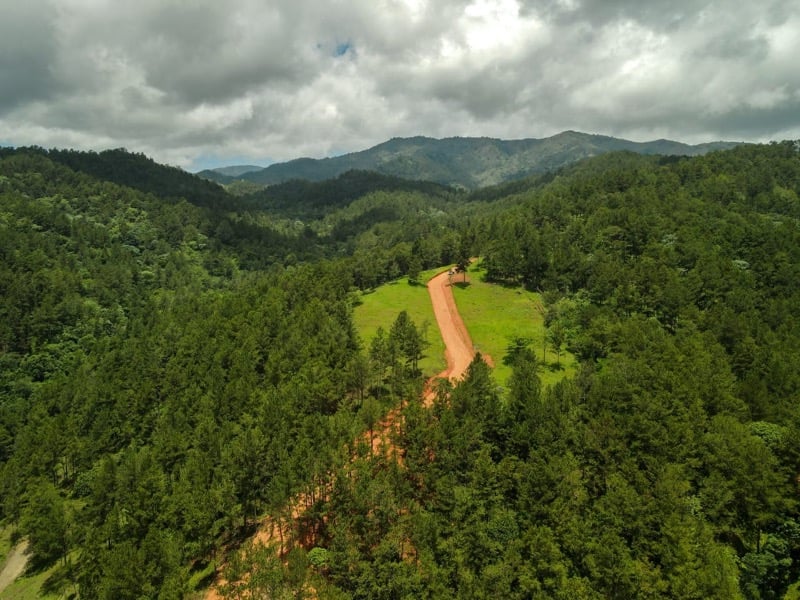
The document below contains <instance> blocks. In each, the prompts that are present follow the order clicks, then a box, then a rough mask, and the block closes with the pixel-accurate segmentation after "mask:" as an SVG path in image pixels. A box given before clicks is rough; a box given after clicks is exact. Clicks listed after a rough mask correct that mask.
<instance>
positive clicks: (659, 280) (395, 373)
mask: <svg viewBox="0 0 800 600" xmlns="http://www.w3.org/2000/svg"><path fill="white" fill-rule="evenodd" d="M236 191H237V193H236V194H233V193H231V192H229V191H226V190H225V189H223V188H222V187H219V186H217V185H216V184H213V183H210V182H207V181H204V180H201V179H198V178H196V177H194V176H191V175H189V174H187V173H185V172H183V171H180V170H179V169H175V168H170V167H165V166H162V165H158V164H157V163H155V162H153V161H152V160H150V159H147V158H146V157H144V156H142V155H139V154H132V153H129V152H126V151H124V150H114V151H107V152H101V153H93V152H88V153H87V152H73V151H55V150H51V151H47V150H43V149H41V148H20V149H0V258H1V260H0V519H1V520H2V523H3V525H4V526H5V527H7V528H9V529H10V530H11V531H12V536H13V537H14V538H15V539H19V538H26V539H27V540H28V541H29V544H30V551H31V555H30V560H29V567H28V569H29V572H37V571H43V570H48V569H49V570H50V571H49V572H50V573H51V574H50V575H49V576H48V578H47V580H46V582H45V585H44V587H43V589H42V593H43V594H52V595H53V597H59V596H62V597H64V596H66V597H70V596H71V597H75V598H103V599H132V600H133V599H139V598H161V599H164V600H167V599H178V598H202V597H204V595H205V593H206V589H207V588H209V587H210V586H212V585H214V586H218V589H217V592H218V593H220V594H223V595H225V597H231V598H245V597H248V598H249V597H253V598H255V597H265V598H302V597H309V598H387V599H394V598H398V599H399V598H452V597H457V598H465V599H472V598H489V597H494V598H564V599H595V598H596V599H600V598H619V599H629V598H665V599H666V598H698V599H699V598H720V599H730V598H746V599H759V598H764V599H768V598H769V599H773V598H774V599H778V598H797V597H800V596H799V595H800V589H798V588H799V587H800V583H799V580H800V514H799V510H800V507H798V500H799V499H800V497H799V496H798V494H800V310H798V307H800V199H799V195H800V146H799V145H798V143H795V142H782V143H773V144H769V145H743V146H739V147H736V148H734V149H732V150H726V151H720V152H713V153H710V154H707V155H705V156H701V157H692V158H679V157H659V156H640V155H635V154H631V153H612V154H607V155H603V156H600V157H596V158H593V159H589V160H586V161H583V162H580V163H577V164H575V165H573V166H569V167H565V168H562V169H560V170H559V171H556V172H553V173H548V174H546V175H542V176H537V177H533V178H530V179H525V180H521V181H517V182H512V183H508V184H504V185H501V186H497V187H493V188H485V189H481V190H477V191H472V192H469V191H463V190H455V189H451V188H447V187H444V186H440V185H437V184H432V183H422V182H410V181H404V180H401V179H397V178H392V177H387V176H383V175H377V174H374V173H368V172H357V171H353V172H349V173H346V174H344V175H341V176H340V177H338V178H337V179H333V180H329V181H325V182H317V183H313V184H312V183H307V182H299V181H295V182H288V183H285V184H280V185H276V186H272V187H269V188H266V189H264V190H257V191H253V190H250V189H240V190H236ZM475 256H480V257H482V263H481V264H482V271H481V272H480V273H475V274H473V276H483V277H485V278H486V279H487V280H488V281H491V282H494V283H496V284H497V285H503V286H510V287H517V286H518V287H526V288H528V289H533V290H538V291H540V292H541V295H542V298H543V301H544V308H545V310H546V319H545V321H546V324H547V327H548V329H549V330H551V331H553V332H557V336H558V338H559V339H561V340H563V345H564V347H565V348H566V349H568V350H569V351H570V352H571V353H572V354H574V355H575V356H576V357H577V358H578V359H579V364H580V367H579V369H578V372H577V374H576V375H575V376H574V377H570V378H566V379H564V380H562V381H561V382H559V383H558V384H556V385H553V386H548V387H545V386H543V385H542V384H541V383H540V380H539V376H538V374H539V373H540V372H541V369H543V368H545V365H543V364H540V362H539V360H538V354H536V353H535V352H534V349H532V348H530V347H528V346H526V344H525V340H509V353H508V355H507V356H505V357H494V358H495V359H496V360H501V359H502V360H505V361H506V362H507V363H508V364H511V365H512V367H513V374H512V377H511V380H510V382H509V385H508V386H507V387H506V388H505V389H501V388H499V387H498V385H497V384H496V382H494V380H493V378H492V373H491V369H490V367H489V366H488V365H487V364H486V363H485V362H484V361H483V360H482V359H481V358H480V356H477V357H476V359H475V360H474V361H473V363H472V364H471V365H470V368H469V370H468V372H467V374H466V375H465V377H464V378H463V380H461V381H459V382H455V383H448V382H444V383H441V384H440V385H438V386H436V397H435V399H434V400H433V402H432V407H430V408H425V407H423V404H422V402H421V394H422V391H423V387H424V383H425V375H426V374H424V373H421V372H420V371H419V369H418V368H417V360H418V358H419V357H420V354H421V353H423V352H424V351H425V344H424V340H421V339H420V331H419V329H418V327H417V325H418V324H416V325H415V324H414V323H413V322H409V321H408V319H407V317H405V316H404V315H403V314H400V315H398V317H397V319H396V320H395V321H393V322H387V323H386V324H385V326H384V330H385V335H383V336H382V337H380V338H376V339H375V340H369V339H361V337H360V335H359V334H358V331H357V330H356V327H355V325H354V322H353V307H354V305H355V304H356V303H357V302H358V301H359V300H358V299H359V296H360V292H362V291H367V290H370V289H373V288H375V287H376V286H378V285H380V284H382V283H384V282H387V281H390V280H394V279H397V278H399V277H408V278H409V279H410V280H416V278H417V277H418V276H419V272H420V271H421V270H424V269H432V268H436V267H445V268H446V267H447V266H448V265H452V264H455V263H463V262H464V261H465V260H466V259H467V258H469V257H475ZM421 342H422V343H421ZM398 407H399V409H400V410H402V414H403V420H402V427H400V428H399V430H398V431H396V432H394V433H393V444H394V446H395V447H396V449H397V451H396V452H394V453H389V452H380V451H379V452H375V451H373V448H372V445H371V444H369V443H366V442H365V440H366V439H367V438H366V437H365V432H367V431H368V430H371V429H372V428H373V427H375V425H376V423H378V422H379V421H380V420H381V418H382V416H383V415H384V414H386V413H387V412H388V411H390V410H392V409H395V408H398ZM297 497H302V498H304V499H305V507H306V509H305V511H304V513H303V515H301V516H300V518H296V517H295V516H294V515H292V514H289V513H290V512H291V510H290V506H291V505H290V499H291V498H297ZM264 515H270V516H271V518H272V519H274V520H275V521H276V522H279V523H280V522H285V523H290V524H291V525H292V528H293V529H294V533H293V535H294V536H295V537H296V540H295V541H294V543H287V544H284V543H283V540H282V541H281V543H280V548H277V549H276V548H264V547H259V546H257V545H252V544H250V543H249V542H248V541H247V540H248V537H249V536H250V535H251V534H252V533H253V532H254V531H255V529H256V527H257V525H258V523H259V521H260V520H261V519H262V518H263V517H264ZM279 550H284V551H283V552H282V553H281V552H279Z"/></svg>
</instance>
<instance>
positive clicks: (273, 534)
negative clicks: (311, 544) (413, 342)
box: [205, 271, 491, 600]
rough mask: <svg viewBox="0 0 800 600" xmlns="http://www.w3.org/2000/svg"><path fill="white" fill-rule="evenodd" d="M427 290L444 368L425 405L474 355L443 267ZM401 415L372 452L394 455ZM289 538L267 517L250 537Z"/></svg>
mask: <svg viewBox="0 0 800 600" xmlns="http://www.w3.org/2000/svg"><path fill="white" fill-rule="evenodd" d="M428 294H429V295H430V297H431V303H432V304H433V313H434V315H435V316H436V324H437V325H438V326H439V331H441V333H442V340H443V341H444V345H445V358H446V359H447V368H446V369H445V370H444V371H442V372H441V373H439V374H438V375H437V376H436V377H432V378H431V379H430V380H428V383H427V385H426V390H425V395H424V402H425V405H426V406H427V405H429V404H430V403H431V402H432V400H433V398H434V391H433V385H432V384H433V383H434V382H435V381H436V379H459V378H461V376H462V375H463V374H464V373H465V372H466V370H467V367H469V364H470V362H472V358H473V357H474V356H475V348H474V346H473V345H472V340H471V339H470V337H469V333H468V332H467V327H466V325H464V321H463V320H462V319H461V315H460V314H459V312H458V308H457V307H456V301H455V298H454V297H453V290H452V288H451V287H450V276H449V275H448V272H447V271H444V272H442V273H440V274H439V275H437V276H436V277H434V278H433V279H431V280H430V281H429V282H428ZM484 358H485V359H486V360H487V362H489V364H491V359H490V358H489V357H488V356H485V357H484ZM401 418H402V416H401V412H400V409H399V408H395V409H392V410H391V411H389V413H388V414H387V415H386V417H385V418H384V419H383V421H381V424H380V426H379V427H378V428H376V430H375V431H374V432H373V437H372V440H370V442H371V446H372V451H373V452H379V451H380V448H381V447H383V448H384V449H385V450H386V451H388V452H389V454H390V455H394V456H397V452H396V448H393V447H392V443H391V437H390V433H391V432H392V431H393V430H395V429H396V428H397V427H398V426H399V420H400V419H401ZM367 437H368V436H367ZM306 501H307V498H305V496H300V497H297V498H294V499H293V500H291V501H290V503H291V504H290V508H291V510H290V513H291V515H292V520H293V521H295V522H296V521H297V520H299V519H300V517H301V516H302V514H303V512H304V511H305V509H306V506H307V504H306ZM290 538H291V525H290V524H288V523H283V524H281V523H278V522H276V520H275V519H274V518H272V517H267V518H266V519H264V521H263V522H262V523H261V526H260V527H259V530H258V532H257V533H256V535H255V537H254V541H256V542H260V543H263V544H272V543H276V542H277V543H279V544H280V551H281V552H283V551H285V550H286V547H285V544H286V543H291V542H288V540H289V539H290ZM221 583H223V582H222V581H217V584H216V585H214V586H212V587H211V588H210V589H209V590H208V592H207V593H206V595H205V600H220V599H221V598H222V596H221V595H220V594H219V591H218V589H217V586H218V585H219V584H221Z"/></svg>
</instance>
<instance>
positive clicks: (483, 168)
mask: <svg viewBox="0 0 800 600" xmlns="http://www.w3.org/2000/svg"><path fill="white" fill-rule="evenodd" d="M735 145H737V144H736V143H731V142H712V143H708V144H701V145H698V146H689V145H686V144H682V143H680V142H674V141H670V140H656V141H653V142H632V141H630V140H624V139H619V138H613V137H609V136H605V135H599V134H589V133H582V132H579V131H574V130H571V129H570V130H566V131H562V132H561V133H558V134H556V135H553V136H551V137H548V138H542V139H533V138H526V139H518V140H501V139H496V138H490V137H448V138H442V139H436V138H431V137H426V136H421V135H420V136H413V137H407V138H403V137H393V138H391V139H389V140H387V141H385V142H382V143H381V144H378V145H376V146H373V147H372V148H368V149H366V150H361V151H359V152H352V153H349V154H343V155H340V156H336V157H332V158H324V159H312V158H305V159H295V160H292V161H289V162H285V163H276V164H273V165H270V166H268V167H266V168H265V169H261V170H258V171H252V172H249V173H244V174H242V175H241V176H240V178H241V179H244V180H246V181H251V182H254V183H258V184H260V185H274V184H276V183H282V182H284V181H289V180H292V179H305V180H308V181H321V180H324V179H331V178H334V177H337V176H338V175H341V174H342V173H344V172H346V171H349V170H352V169H359V170H366V171H375V172H378V173H381V174H384V175H392V176H395V177H402V178H404V179H412V180H427V181H433V182H436V183H441V184H444V185H455V186H458V187H466V188H472V189H474V188H479V187H485V186H489V185H496V184H499V183H504V182H506V181H512V180H514V179H522V178H524V177H530V176H531V175H536V174H538V173H543V172H546V171H553V170H556V169H559V168H561V167H564V166H566V165H568V164H571V163H573V162H575V161H578V160H581V159H583V158H586V157H588V156H595V155H597V154H602V153H605V152H613V151H619V150H628V151H631V152H636V153H638V154H682V155H687V156H692V155H696V154H704V153H706V152H709V151H711V150H719V149H725V148H731V147H733V146H735ZM208 173H209V172H208V171H206V172H204V173H203V175H204V176H207V177H208V176H209V175H208ZM210 178H212V179H213V178H214V177H213V176H211V177H210ZM227 180H228V181H230V179H229V178H227Z"/></svg>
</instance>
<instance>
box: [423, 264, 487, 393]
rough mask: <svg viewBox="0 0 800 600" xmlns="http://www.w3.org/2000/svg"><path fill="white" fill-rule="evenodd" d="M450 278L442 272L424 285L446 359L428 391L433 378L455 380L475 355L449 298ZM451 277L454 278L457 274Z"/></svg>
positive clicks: (450, 291)
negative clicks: (426, 285) (443, 366)
mask: <svg viewBox="0 0 800 600" xmlns="http://www.w3.org/2000/svg"><path fill="white" fill-rule="evenodd" d="M450 277H451V276H450V274H449V273H448V272H447V271H444V272H442V273H439V274H438V275H437V276H436V277H434V278H433V279H431V280H430V281H429V282H428V294H429V295H430V297H431V303H432V304H433V314H434V315H436V324H437V325H438V326H439V331H441V332H442V340H443V341H444V346H445V350H444V354H445V358H447V368H446V369H445V370H444V371H442V372H441V373H439V374H438V375H437V376H436V377H434V378H433V379H432V380H431V381H429V382H428V388H429V389H430V384H431V383H432V382H433V381H434V380H435V379H437V378H444V379H458V378H459V377H461V376H462V375H463V374H464V373H465V372H466V370H467V367H468V366H469V363H470V362H472V358H473V357H474V356H475V347H474V346H473V345H472V340H471V339H470V337H469V333H468V332H467V327H466V325H464V321H463V319H462V318H461V315H460V314H459V312H458V307H457V306H456V300H455V298H454V297H453V288H452V287H451V285H450ZM453 277H458V275H454V276H453ZM429 396H431V392H430V391H428V392H426V394H425V397H426V398H425V399H426V401H427V400H429V399H430V398H429ZM426 403H427V402H426Z"/></svg>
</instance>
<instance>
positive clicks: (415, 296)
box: [354, 269, 447, 376]
mask: <svg viewBox="0 0 800 600" xmlns="http://www.w3.org/2000/svg"><path fill="white" fill-rule="evenodd" d="M440 272H441V269H431V270H430V271H423V272H422V274H421V275H420V277H419V280H420V281H421V282H427V281H428V280H429V279H431V277H433V276H434V275H436V274H437V273H440ZM359 300H360V301H361V304H359V305H358V306H356V307H355V311H354V320H355V325H356V329H357V330H358V333H359V335H360V336H361V341H362V342H363V344H364V346H365V348H369V344H370V342H371V341H372V338H373V337H374V336H375V332H376V331H377V330H378V327H383V328H384V329H385V330H386V331H387V332H388V331H389V329H390V328H391V326H392V323H394V320H395V319H396V318H397V315H398V314H399V313H400V311H402V310H405V311H407V312H408V316H410V317H411V319H412V320H413V321H414V323H415V324H416V325H417V327H418V328H421V329H422V331H423V333H424V334H425V337H426V339H427V340H428V343H429V344H430V345H429V346H428V349H427V350H426V351H425V357H424V358H423V359H422V360H421V361H420V363H419V366H420V369H422V372H423V373H424V374H425V375H429V376H430V375H436V374H437V373H440V372H442V371H443V370H444V369H445V367H447V363H446V361H445V358H444V342H443V341H442V336H441V334H440V333H439V328H438V327H437V326H436V317H435V316H434V314H433V306H432V305H431V298H430V296H429V295H428V288H427V287H425V285H424V284H422V283H420V284H417V285H411V284H409V283H408V279H407V278H405V277H403V278H402V279H398V280H397V281H392V282H390V283H387V284H385V285H382V286H380V287H379V288H377V289H376V290H374V291H371V292H367V293H363V294H361V295H359Z"/></svg>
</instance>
